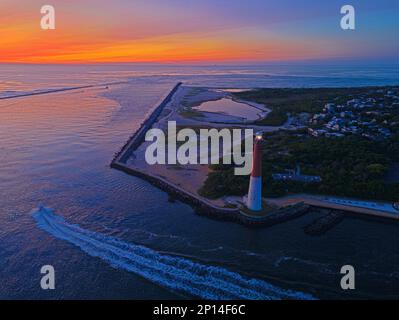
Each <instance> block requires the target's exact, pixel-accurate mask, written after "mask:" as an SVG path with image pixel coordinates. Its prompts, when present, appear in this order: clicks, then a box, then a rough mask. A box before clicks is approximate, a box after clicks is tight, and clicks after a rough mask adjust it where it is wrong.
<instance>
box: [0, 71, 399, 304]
mask: <svg viewBox="0 0 399 320" xmlns="http://www.w3.org/2000/svg"><path fill="white" fill-rule="evenodd" d="M178 81H183V82H184V83H186V84H190V85H197V86H215V87H224V88H250V87H321V86H364V85H389V84H392V85H397V84H399V68H397V67H392V66H361V65H356V66H352V67H351V66H340V65H332V66H323V65H294V64H286V65H274V64H270V65H263V66H223V67H222V66H175V65H166V66H157V65H144V66H143V65H128V66H122V65H106V66H100V65H91V66H61V65H54V66H35V65H0V270H1V272H0V298H1V299H12V298H18V299H66V298H74V299H94V298H109V299H163V298H165V299H171V298H183V299H184V298H193V297H197V298H198V297H199V298H219V299H225V298H232V297H233V298H236V297H238V298H249V299H309V298H317V299H330V298H345V299H346V298H353V299H356V298H387V297H388V298H392V297H393V298H399V294H398V292H399V272H398V271H397V265H398V263H399V250H398V249H397V243H398V241H399V224H395V223H380V222H375V221H367V220H362V219H355V218H349V217H348V218H346V219H345V220H344V221H343V222H342V223H341V224H339V225H338V226H337V227H335V228H334V229H332V230H330V231H329V232H328V233H327V234H325V235H324V236H322V237H316V238H315V237H310V236H307V235H305V233H304V232H303V227H304V226H306V225H307V224H309V223H310V222H312V221H313V220H314V219H315V218H317V217H318V213H316V212H313V213H310V214H308V215H306V216H304V217H302V218H300V219H296V220H293V221H290V222H288V223H285V224H280V225H277V226H274V227H271V228H266V229H250V228H246V227H244V226H241V225H237V224H234V223H228V222H221V221H215V220H211V219H209V218H206V217H202V216H199V215H197V214H196V213H195V212H194V210H193V209H192V208H191V207H190V206H189V205H187V204H184V203H181V202H179V201H177V202H174V203H171V202H168V195H167V194H166V193H164V192H162V191H160V190H159V189H157V188H155V187H153V186H151V185H150V184H148V183H147V182H145V181H142V180H140V179H138V178H135V177H131V176H128V175H125V174H123V173H121V172H119V171H116V170H112V169H110V168H109V164H110V161H111V159H112V158H113V154H114V153H115V152H117V151H118V150H119V148H120V147H121V146H122V145H123V144H124V142H125V141H126V139H127V138H128V137H129V136H130V135H131V134H132V133H133V132H134V131H135V130H136V129H137V128H138V127H139V125H140V123H141V121H142V120H143V118H144V116H145V114H146V113H147V112H148V110H149V108H151V107H152V106H153V105H155V104H156V103H157V102H158V100H159V99H160V97H161V96H163V95H164V94H165V93H166V92H168V91H169V90H170V89H171V88H172V87H173V85H174V84H175V83H176V82H178ZM87 86H89V87H87ZM76 87H82V88H80V89H76V90H69V91H63V90H64V89H70V88H76ZM51 90H59V91H58V92H53V93H46V92H48V91H51ZM37 93H45V94H37ZM32 94H35V95H32ZM18 96H20V97H18ZM2 98H3V99H2ZM4 98H7V99H4ZM45 208H51V209H45ZM46 264H50V265H53V266H54V268H55V274H56V289H55V290H48V291H45V290H42V289H41V288H40V279H41V274H40V268H41V266H43V265H46ZM345 264H351V265H353V266H354V267H355V270H356V288H357V289H356V290H355V291H351V292H345V291H343V290H341V288H340V278H341V275H340V273H339V272H340V269H341V266H343V265H345Z"/></svg>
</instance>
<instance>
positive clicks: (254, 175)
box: [247, 134, 262, 211]
mask: <svg viewBox="0 0 399 320" xmlns="http://www.w3.org/2000/svg"><path fill="white" fill-rule="evenodd" d="M247 207H248V209H250V210H252V211H260V210H262V134H256V137H255V141H254V149H253V159H252V172H251V178H250V180H249V190H248V197H247Z"/></svg>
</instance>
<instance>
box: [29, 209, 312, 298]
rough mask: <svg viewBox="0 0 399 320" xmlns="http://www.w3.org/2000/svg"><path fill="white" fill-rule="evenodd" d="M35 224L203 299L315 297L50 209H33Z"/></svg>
mask: <svg viewBox="0 0 399 320" xmlns="http://www.w3.org/2000/svg"><path fill="white" fill-rule="evenodd" d="M32 215H33V218H34V219H35V221H36V223H37V225H38V226H39V227H40V228H41V229H43V230H45V231H47V232H48V233H50V234H52V235H53V236H55V237H56V238H59V239H62V240H65V241H67V242H69V243H72V244H74V245H75V246H77V247H79V248H80V249H82V250H83V251H84V252H86V253H87V254H89V255H90V256H93V257H99V258H101V259H102V260H104V261H106V262H108V263H109V264H110V265H111V266H113V267H114V268H117V269H122V270H127V271H130V272H133V273H135V274H137V275H139V276H141V277H143V278H145V279H147V280H149V281H151V282H153V283H155V284H157V285H160V286H162V287H165V288H167V289H169V290H172V291H174V292H177V293H180V294H184V295H188V296H192V297H198V298H202V299H262V300H266V299H314V297H313V296H312V295H310V294H305V293H302V292H298V291H292V290H285V289H282V288H279V287H277V286H274V285H271V284H269V283H267V282H266V281H263V280H258V279H249V278H246V277H243V276H241V275H240V274H238V273H235V272H231V271H229V270H227V269H224V268H221V267H214V266H208V265H204V264H200V263H197V262H194V261H191V260H189V259H186V258H179V257H173V256H169V255H165V254H160V253H158V252H156V251H154V250H152V249H149V248H146V247H144V246H141V245H135V244H130V243H127V242H124V241H121V240H118V239H116V238H113V237H110V236H106V235H103V234H100V233H96V232H93V231H89V230H85V229H83V228H81V227H79V226H78V225H74V224H70V223H68V222H66V221H65V220H64V218H62V217H61V216H58V215H56V214H55V213H54V212H53V211H52V210H51V209H48V208H44V207H40V208H39V209H37V210H35V211H34V212H33V213H32Z"/></svg>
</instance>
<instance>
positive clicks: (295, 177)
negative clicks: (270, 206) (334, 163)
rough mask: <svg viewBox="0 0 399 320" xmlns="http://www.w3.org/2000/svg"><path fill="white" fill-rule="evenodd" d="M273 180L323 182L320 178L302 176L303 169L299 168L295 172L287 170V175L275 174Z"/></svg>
mask: <svg viewBox="0 0 399 320" xmlns="http://www.w3.org/2000/svg"><path fill="white" fill-rule="evenodd" d="M272 177H273V180H277V181H286V180H291V181H299V182H307V183H311V182H321V177H320V176H309V175H303V174H301V168H300V167H299V166H297V167H296V169H295V170H287V173H275V174H273V175H272Z"/></svg>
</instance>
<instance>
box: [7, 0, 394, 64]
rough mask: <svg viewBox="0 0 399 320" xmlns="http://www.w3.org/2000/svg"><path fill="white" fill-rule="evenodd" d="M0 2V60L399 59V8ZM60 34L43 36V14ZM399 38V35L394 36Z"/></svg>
mask: <svg viewBox="0 0 399 320" xmlns="http://www.w3.org/2000/svg"><path fill="white" fill-rule="evenodd" d="M319 2H321V1H311V0H302V1H294V0H291V1H288V0H280V1H267V0H249V1H237V0H230V1H226V0H213V1H211V0H184V1H183V0H146V1H143V0H130V1H128V0H114V1H105V0H81V1H74V0H69V1H67V0H49V1H47V2H46V3H43V2H42V1H37V0H18V1H15V0H1V2H0V35H1V37H0V62H26V63H85V62H195V61H215V62H219V61H273V60H297V59H329V58H370V57H373V58H375V57H377V58H378V57H381V58H384V57H395V56H398V55H399V45H398V41H392V40H390V39H393V38H395V37H396V35H395V33H396V31H397V30H398V29H399V22H398V21H399V17H398V9H399V5H398V1H389V0H381V1H379V2H378V4H377V3H376V1H368V0H363V1H352V2H353V3H354V5H355V6H356V5H357V14H358V16H359V18H357V21H358V29H357V30H356V31H350V32H345V31H343V30H342V29H340V27H339V21H340V18H341V15H340V7H341V5H342V3H341V2H340V1H336V0H331V1H322V3H319ZM43 4H50V5H53V6H54V7H55V10H56V30H42V29H41V28H40V19H41V14H40V8H41V6H42V5H43ZM395 30H396V31H395Z"/></svg>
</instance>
